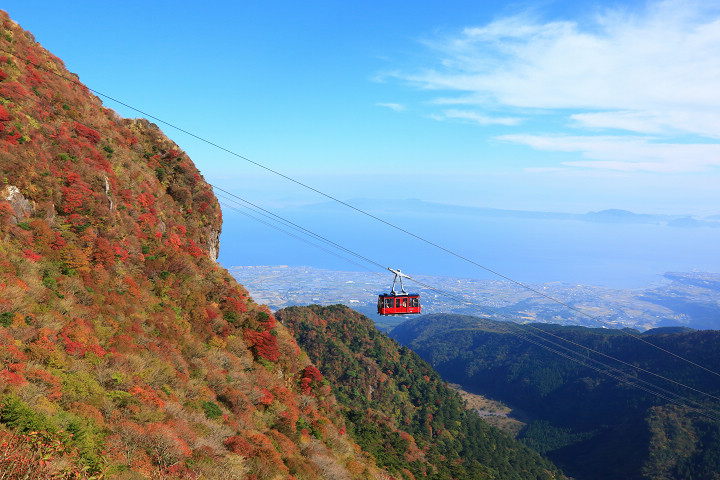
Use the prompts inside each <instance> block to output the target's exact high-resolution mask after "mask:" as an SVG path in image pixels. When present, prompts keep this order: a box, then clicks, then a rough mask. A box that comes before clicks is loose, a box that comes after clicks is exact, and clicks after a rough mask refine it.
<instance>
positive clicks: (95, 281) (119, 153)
mask: <svg viewBox="0 0 720 480" xmlns="http://www.w3.org/2000/svg"><path fill="white" fill-rule="evenodd" d="M221 222H222V219H221V212H220V208H219V205H218V201H217V199H216V198H215V196H214V194H213V192H212V189H211V187H210V185H208V184H207V182H205V180H204V179H203V177H202V175H201V174H200V173H199V172H198V170H197V168H196V167H195V165H194V164H193V162H192V161H191V160H190V159H189V158H188V156H187V155H186V154H185V153H184V152H183V151H182V149H181V148H180V147H179V146H178V145H176V144H175V143H174V142H173V141H171V140H170V139H168V138H167V137H166V136H165V135H164V134H163V133H162V132H161V131H160V130H159V129H158V127H157V126H155V125H153V124H151V123H149V122H148V121H146V120H129V119H122V118H119V117H118V116H117V115H116V114H115V113H114V112H113V111H111V110H109V109H107V108H106V107H104V106H103V105H102V103H101V102H100V100H99V99H98V98H96V97H95V96H93V95H92V94H91V93H90V92H89V90H88V89H87V88H86V87H85V86H83V85H82V84H80V83H79V81H78V79H77V76H76V75H74V74H72V73H70V72H68V71H67V69H66V68H65V66H64V65H63V63H62V61H61V60H60V59H58V58H57V57H55V56H53V55H52V54H51V53H49V52H48V51H46V50H45V49H44V48H43V47H42V46H41V45H40V44H38V43H37V42H36V41H35V40H34V38H33V36H32V34H30V33H29V32H26V31H24V30H23V29H22V28H21V27H19V26H18V25H17V24H15V23H14V22H13V21H12V20H10V19H9V18H8V16H7V14H5V13H0V445H2V448H0V473H1V474H0V477H2V478H4V479H21V478H33V479H46V478H101V477H102V478H118V479H140V478H168V479H169V478H195V479H203V478H206V479H250V480H252V479H265V480H269V479H315V478H348V479H350V478H355V479H365V478H381V479H388V478H391V477H390V476H389V475H387V474H386V473H385V472H383V471H382V470H381V469H378V468H377V467H376V466H375V464H374V463H373V462H372V461H371V460H369V457H368V456H367V455H366V454H365V453H363V452H362V451H361V449H360V448H359V447H358V446H357V445H356V444H355V443H354V442H352V440H351V439H349V438H348V436H347V435H346V434H345V432H344V424H345V420H344V418H343V416H342V414H341V412H340V409H339V407H338V405H337V401H336V399H335V398H334V397H333V395H332V393H331V392H330V387H329V386H328V385H326V384H324V383H323V382H321V381H320V379H319V378H318V377H316V376H314V374H315V372H316V371H317V370H316V369H315V368H314V367H313V366H312V365H311V363H310V361H309V360H308V358H307V355H305V354H303V353H302V352H301V350H300V348H299V347H298V345H297V343H296V342H295V341H294V339H293V338H292V336H291V335H290V334H289V333H288V331H287V329H286V328H285V327H283V326H282V325H280V324H278V323H277V322H276V321H275V317H274V316H273V315H272V314H271V312H270V311H269V309H268V308H267V307H265V306H261V305H257V304H256V303H254V302H253V301H252V299H251V298H249V296H248V294H247V291H246V290H245V289H244V288H243V287H242V286H240V285H239V284H237V283H236V282H235V280H234V279H233V278H232V277H231V276H230V274H229V273H228V272H227V271H226V270H225V269H224V268H222V267H221V266H219V265H218V264H217V263H216V262H215V259H216V257H217V252H218V235H219V231H220V226H221Z"/></svg>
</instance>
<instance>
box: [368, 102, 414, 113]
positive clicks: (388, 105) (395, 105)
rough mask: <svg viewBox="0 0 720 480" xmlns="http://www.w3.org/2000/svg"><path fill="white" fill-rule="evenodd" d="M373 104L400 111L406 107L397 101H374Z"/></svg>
mask: <svg viewBox="0 0 720 480" xmlns="http://www.w3.org/2000/svg"><path fill="white" fill-rule="evenodd" d="M375 106H377V107H385V108H389V109H390V110H395V111H396V112H402V111H404V110H405V109H406V108H407V107H405V105H401V104H399V103H376V104H375Z"/></svg>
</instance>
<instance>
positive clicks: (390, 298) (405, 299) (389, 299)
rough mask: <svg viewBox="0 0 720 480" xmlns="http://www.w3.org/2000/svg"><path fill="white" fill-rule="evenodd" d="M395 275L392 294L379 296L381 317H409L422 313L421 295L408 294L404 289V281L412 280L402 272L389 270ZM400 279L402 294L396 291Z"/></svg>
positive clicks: (378, 307)
mask: <svg viewBox="0 0 720 480" xmlns="http://www.w3.org/2000/svg"><path fill="white" fill-rule="evenodd" d="M388 270H390V271H391V272H393V273H394V274H395V278H394V279H393V286H392V292H391V293H381V294H380V295H378V303H377V310H378V314H380V315H407V314H411V313H420V294H419V293H407V292H406V291H405V287H403V284H402V279H403V277H405V278H410V277H409V276H408V275H405V274H404V273H402V272H401V271H400V270H393V269H392V268H388ZM398 279H400V290H401V292H402V293H398V292H396V291H395V282H396V281H397V280H398Z"/></svg>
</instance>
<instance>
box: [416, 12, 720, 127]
mask: <svg viewBox="0 0 720 480" xmlns="http://www.w3.org/2000/svg"><path fill="white" fill-rule="evenodd" d="M680 6H682V9H680V8H679V7H680ZM679 11H681V12H682V13H678V12H679ZM642 13H643V14H642V15H640V14H631V13H630V12H618V11H614V12H613V11H608V12H606V13H604V14H602V15H598V16H596V17H595V18H594V19H593V21H592V22H591V24H590V25H580V24H579V23H577V22H567V21H566V22H549V23H544V24H543V23H537V22H533V21H531V20H530V19H528V18H526V17H522V16H518V17H512V18H506V19H501V20H497V21H495V22H493V23H490V24H489V25H486V26H484V27H477V28H466V29H464V30H463V31H462V32H461V33H460V34H459V35H458V36H456V37H453V38H446V39H444V40H442V41H435V42H432V43H429V45H430V46H431V47H432V48H434V49H435V50H436V51H437V52H438V53H439V54H440V55H441V59H440V63H441V67H439V68H435V69H430V70H427V71H425V72H422V73H419V74H415V75H408V76H407V77H406V78H408V79H410V80H412V81H414V82H416V83H417V84H418V85H420V86H422V87H423V88H427V89H437V90H452V91H457V92H462V93H463V95H464V97H465V98H466V100H467V101H472V98H473V95H474V96H476V98H478V99H479V100H480V101H485V100H486V99H488V98H492V99H494V100H495V101H496V102H497V103H499V104H501V105H506V106H512V107H522V108H528V107H530V108H543V109H545V108H550V109H556V108H569V109H601V110H613V109H619V110H623V111H627V110H640V111H644V110H646V109H658V107H661V106H662V107H664V108H663V110H665V109H667V110H674V109H675V108H678V107H680V108H683V109H688V108H690V107H692V108H693V109H694V108H701V109H708V108H711V107H712V108H717V107H720V88H718V84H719V83H720V48H718V45H720V18H718V15H717V12H712V13H713V14H712V15H710V14H709V13H708V12H707V11H706V9H705V8H704V7H702V6H701V5H700V4H693V3H692V2H677V1H668V2H662V3H656V4H652V5H651V6H649V7H648V9H647V11H645V12H642ZM718 128H719V129H720V126H718Z"/></svg>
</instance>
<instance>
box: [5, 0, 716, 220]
mask: <svg viewBox="0 0 720 480" xmlns="http://www.w3.org/2000/svg"><path fill="white" fill-rule="evenodd" d="M2 8H4V9H5V10H6V11H8V13H9V14H10V16H11V18H13V19H14V20H15V21H17V22H18V23H19V24H20V25H22V26H23V27H24V28H25V29H26V30H29V31H31V32H32V33H33V34H34V35H35V37H36V39H37V40H38V41H39V42H40V43H41V44H42V45H43V46H45V47H46V48H47V49H49V50H50V51H52V52H53V53H54V54H56V55H57V56H59V57H60V58H62V59H63V60H64V61H65V63H66V65H67V66H68V68H69V69H70V70H71V71H73V72H75V73H77V74H78V75H79V76H80V80H81V81H83V82H84V83H85V84H87V85H88V86H89V87H90V88H92V89H95V90H97V91H100V92H103V93H106V94H108V95H111V96H112V97H115V98H118V99H121V100H122V101H124V102H126V103H128V104H130V105H133V106H136V107H137V108H139V109H142V110H143V111H145V112H148V113H150V114H152V115H154V116H156V117H159V118H161V119H164V120H167V121H169V122H171V123H173V124H176V125H178V126H180V127H182V128H184V129H186V130H188V131H191V132H193V133H195V134H196V135H199V136H201V137H204V138H207V139H208V140H211V141H213V142H215V143H217V144H220V145H222V146H223V147H225V148H227V149H229V150H231V151H234V152H236V153H238V154H240V155H242V156H245V157H247V158H250V159H252V160H253V161H256V162H259V163H261V164H263V165H266V166H268V167H270V168H272V169H275V170H278V171H281V172H283V173H285V174H287V175H290V176H292V177H294V178H296V179H298V180H299V181H302V182H304V183H307V184H309V185H312V186H313V187H316V188H318V189H320V190H322V191H324V192H326V193H328V194H329V195H332V196H334V197H338V198H341V199H344V200H345V199H352V198H357V197H373V198H387V199H398V198H419V199H423V200H426V201H431V202H442V203H457V204H463V205H474V206H488V207H496V208H512V209H527V210H554V211H564V212H585V211H590V210H602V209H606V208H624V209H629V210H634V211H636V212H643V213H676V214H677V213H688V214H694V215H698V216H703V215H713V214H715V215H717V214H720V188H718V187H720V140H719V139H720V2H717V1H712V2H707V1H705V2H700V1H697V2H696V1H666V2H654V1H648V2H577V1H573V2H570V1H567V2H566V1H549V0H548V1H538V2H517V3H508V2H499V1H488V2H477V1H443V2H440V1H424V2H417V1H412V2H411V1H394V2H387V1H384V2H378V1H368V2H340V1H312V0H310V1H305V2H297V1H268V2H230V1H224V2H221V1H206V2H183V1H173V2H165V1H157V2H147V1H145V2H138V1H125V2H98V1H92V2H91V1H73V2H58V1H33V0H21V1H14V0H11V1H5V2H3V7H2ZM105 104H106V105H107V106H109V107H110V108H113V109H115V110H116V111H118V113H120V114H121V115H123V116H138V114H136V113H135V112H133V111H130V110H127V109H125V108H123V107H120V106H118V105H116V104H113V102H111V101H105ZM161 127H162V128H163V130H165V132H166V133H167V134H168V135H169V136H170V137H171V138H173V139H174V140H175V141H176V142H177V143H178V144H179V145H180V146H181V147H182V148H183V149H184V150H185V151H186V152H188V154H189V155H190V156H191V158H192V159H193V160H194V161H195V163H196V164H197V165H198V167H199V168H200V169H201V171H202V172H203V173H204V175H205V177H206V179H207V180H208V181H210V182H211V183H213V184H216V185H219V186H222V187H224V188H227V189H229V190H232V191H236V192H239V194H241V195H242V196H244V197H245V198H248V199H249V200H252V201H254V202H259V203H261V204H263V205H268V206H282V205H287V204H297V203H303V202H314V201H322V200H323V199H322V198H319V197H317V196H316V195H315V194H313V193H311V192H308V191H305V190H303V189H302V188H299V187H297V186H295V185H292V184H288V183H287V182H286V181H285V180H282V179H280V178H277V177H275V176H273V175H272V174H268V173H267V172H266V171H263V170H262V169H258V168H257V167H256V166H253V165H251V164H248V163H247V162H244V161H242V160H240V159H238V158H236V157H233V156H231V155H228V154H226V153H223V152H221V151H218V150H216V149H214V148H213V147H210V146H208V145H205V144H202V143H200V142H197V141H196V140H193V139H192V138H190V137H187V136H185V135H184V134H182V133H180V132H177V131H174V130H172V129H171V128H168V127H166V126H163V125H161Z"/></svg>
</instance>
